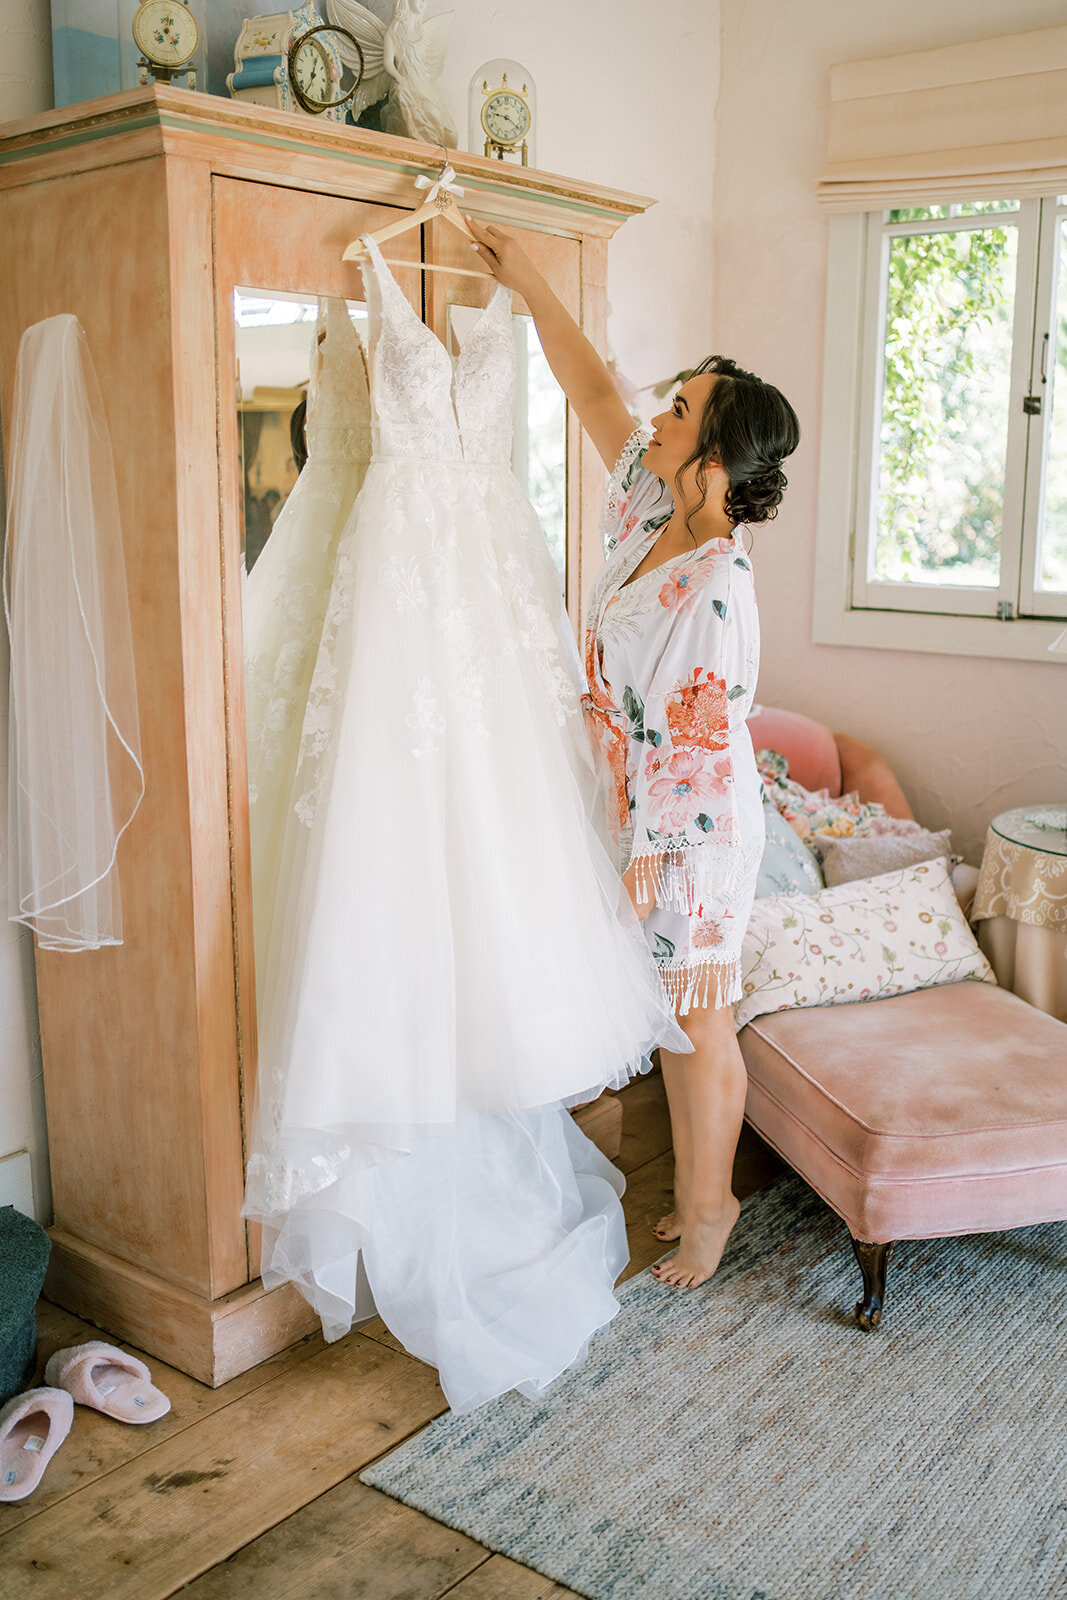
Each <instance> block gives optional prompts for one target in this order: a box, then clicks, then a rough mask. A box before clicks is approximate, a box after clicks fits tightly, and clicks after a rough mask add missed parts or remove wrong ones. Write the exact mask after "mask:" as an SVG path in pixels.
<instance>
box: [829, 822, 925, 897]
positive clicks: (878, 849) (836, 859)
mask: <svg viewBox="0 0 1067 1600" xmlns="http://www.w3.org/2000/svg"><path fill="white" fill-rule="evenodd" d="M819 854H820V855H821V856H822V875H823V877H824V878H825V879H826V887H827V888H828V889H831V888H833V886H834V884H836V883H851V882H852V881H853V879H855V878H876V877H877V876H878V875H879V873H882V872H895V871H896V869H897V868H898V867H910V866H911V864H912V862H913V861H929V860H930V859H931V858H932V857H933V856H950V855H951V854H952V835H951V833H950V832H949V830H948V829H947V828H944V829H943V830H942V831H941V832H940V833H927V831H926V830H925V828H924V829H923V830H922V831H921V832H919V833H909V834H905V835H903V836H901V835H899V834H893V833H877V834H869V835H867V836H866V837H864V838H859V839H820V840H819Z"/></svg>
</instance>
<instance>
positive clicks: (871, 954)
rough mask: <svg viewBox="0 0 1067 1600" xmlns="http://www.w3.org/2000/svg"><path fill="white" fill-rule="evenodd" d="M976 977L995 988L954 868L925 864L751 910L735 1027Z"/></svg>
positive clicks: (787, 897) (776, 900) (769, 900)
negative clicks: (769, 1015) (776, 1014)
mask: <svg viewBox="0 0 1067 1600" xmlns="http://www.w3.org/2000/svg"><path fill="white" fill-rule="evenodd" d="M961 978H978V979H980V980H981V981H982V982H984V983H995V982H996V979H995V978H994V976H993V971H992V968H991V967H990V965H989V962H988V961H987V960H986V958H985V956H984V955H983V954H982V952H981V950H979V948H978V945H977V943H976V941H975V937H974V934H973V933H972V932H971V930H970V928H969V927H968V926H967V924H966V922H965V921H964V918H963V913H962V911H961V910H960V907H959V902H958V901H957V899H956V895H955V892H954V890H953V887H952V879H951V878H950V876H949V868H948V862H947V861H945V860H944V859H943V858H942V859H941V860H938V861H920V862H918V863H917V864H916V865H914V866H910V867H902V868H901V869H900V870H899V871H898V872H884V873H882V874H881V875H880V876H879V877H877V878H863V879H861V880H858V881H856V882H854V883H840V884H837V885H836V886H835V887H834V888H832V889H823V890H822V892H821V893H820V894H781V895H771V896H769V897H768V898H767V899H765V900H757V901H756V902H755V904H754V906H753V908H752V916H751V918H750V920H749V924H748V931H747V932H746V934H745V943H744V949H743V952H742V956H741V999H740V1000H739V1001H738V1002H737V1005H736V1006H735V1007H734V1020H735V1023H736V1025H737V1027H738V1028H743V1027H744V1025H745V1023H746V1022H751V1021H752V1018H753V1017H760V1016H764V1015H765V1014H766V1013H767V1012H769V1011H790V1010H792V1009H793V1008H794V1007H796V1006H833V1005H847V1004H849V1003H850V1002H851V1001H854V1000H878V999H881V998H882V997H883V996H884V995H891V994H906V993H908V992H909V991H911V990H912V989H930V988H933V987H934V985H935V984H939V983H957V982H958V981H959V980H960V979H961Z"/></svg>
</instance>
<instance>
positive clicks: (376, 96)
mask: <svg viewBox="0 0 1067 1600" xmlns="http://www.w3.org/2000/svg"><path fill="white" fill-rule="evenodd" d="M425 6H426V0H395V3H394V5H393V14H392V16H391V17H390V19H389V21H388V23H385V22H382V21H381V20H380V19H379V18H378V17H376V16H375V15H374V12H373V11H368V9H367V7H366V6H363V5H360V4H359V0H328V6H327V10H328V12H329V17H330V21H331V22H333V23H335V24H336V25H337V26H338V27H339V28H347V29H348V31H349V32H350V33H352V34H354V35H355V37H356V38H357V39H358V40H359V43H360V48H361V49H362V51H363V81H362V82H361V83H360V86H359V91H358V94H357V96H356V99H355V101H354V103H353V109H352V115H353V116H354V117H358V116H359V114H360V112H361V111H362V110H363V109H364V108H365V107H366V106H372V105H374V104H375V102H376V101H378V100H380V99H381V98H382V96H383V95H385V94H386V93H388V96H389V98H388V100H387V102H386V107H385V113H384V116H383V118H382V122H383V125H384V128H385V131H386V133H403V134H407V136H408V137H409V138H411V139H424V140H425V141H426V142H427V144H441V145H452V146H453V147H454V146H455V145H456V144H457V142H458V139H459V135H458V134H457V132H456V125H455V123H454V122H453V121H452V119H451V117H450V116H449V115H448V112H447V111H446V110H445V108H444V106H443V105H442V103H441V101H440V99H439V98H438V96H437V92H436V90H435V88H434V83H435V82H436V80H437V79H438V78H439V77H440V76H441V69H442V67H443V66H444V64H445V51H446V50H447V48H448V36H449V33H450V32H451V28H452V12H451V11H439V12H438V13H437V14H436V15H435V16H432V17H428V16H426V15H425ZM337 44H338V49H339V50H340V52H341V55H342V57H343V58H344V60H345V61H346V62H347V64H348V65H349V66H351V67H358V65H359V62H358V59H357V58H356V54H355V51H354V50H353V49H352V47H351V45H349V44H348V43H347V41H346V40H344V39H339V40H338V41H337Z"/></svg>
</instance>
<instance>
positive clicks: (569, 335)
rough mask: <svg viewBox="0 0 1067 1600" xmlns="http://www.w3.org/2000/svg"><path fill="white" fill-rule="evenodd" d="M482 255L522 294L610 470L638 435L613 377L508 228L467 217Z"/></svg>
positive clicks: (564, 387)
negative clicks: (629, 442)
mask: <svg viewBox="0 0 1067 1600" xmlns="http://www.w3.org/2000/svg"><path fill="white" fill-rule="evenodd" d="M467 221H468V223H469V224H470V229H471V232H472V233H473V234H474V236H475V238H476V239H477V241H478V245H477V249H478V254H479V255H480V256H481V258H482V260H483V261H484V262H485V264H486V266H487V267H488V268H489V270H490V271H491V272H492V274H493V276H494V277H495V278H498V279H499V281H500V282H501V283H502V284H504V285H505V286H506V287H507V288H508V289H514V290H515V291H516V292H517V293H518V294H521V295H522V297H523V299H524V300H525V301H526V304H527V305H528V306H529V308H530V315H531V316H532V317H533V319H534V324H535V326H536V328H537V336H538V338H539V339H540V341H541V348H542V350H543V351H544V353H545V360H546V361H547V362H548V364H549V366H550V367H551V368H552V371H553V373H554V374H555V377H556V381H557V383H558V384H559V386H560V388H561V389H562V390H563V393H564V394H565V395H566V396H567V399H568V401H569V402H570V404H571V405H572V406H573V407H574V409H575V411H576V412H577V415H578V420H579V422H580V423H581V424H582V427H583V428H584V429H585V431H586V433H587V434H588V435H589V437H590V439H592V441H593V445H594V447H595V448H596V451H597V454H598V455H599V456H600V458H601V460H602V461H603V462H604V465H605V466H606V467H607V468H608V469H609V470H610V469H611V468H612V467H613V466H614V465H615V463H616V461H617V460H618V459H619V453H620V451H621V450H622V447H623V445H624V444H625V443H626V441H627V439H628V438H629V437H630V435H631V433H632V432H633V430H634V420H633V418H632V417H631V415H630V413H629V412H628V411H627V409H626V407H625V405H624V404H623V401H622V397H621V395H620V394H619V391H618V390H617V389H616V387H615V384H614V382H613V381H612V377H611V373H610V372H609V371H608V369H607V367H606V366H605V364H604V361H603V358H602V357H601V356H599V355H598V354H597V352H596V351H595V350H594V348H593V346H592V345H591V344H590V343H589V340H588V339H587V338H586V336H585V334H584V333H583V332H582V330H581V328H579V326H578V324H577V323H576V322H575V320H574V318H573V317H572V316H571V315H570V312H569V311H567V310H566V309H565V308H564V306H562V305H561V304H560V302H559V300H558V299H557V298H556V296H555V294H553V292H552V290H551V288H550V287H549V285H548V283H547V282H546V280H545V279H544V278H543V277H542V276H541V274H540V272H538V270H537V268H536V267H535V266H534V264H533V262H532V261H531V260H530V258H529V256H528V255H527V254H526V251H525V250H524V249H523V248H522V245H521V244H520V243H519V241H518V240H517V239H515V238H513V237H512V235H511V234H510V233H505V231H504V229H503V228H497V227H494V226H493V225H492V224H489V225H485V224H483V223H481V222H478V221H477V220H476V219H475V218H473V217H468V218H467Z"/></svg>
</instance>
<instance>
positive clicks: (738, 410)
mask: <svg viewBox="0 0 1067 1600" xmlns="http://www.w3.org/2000/svg"><path fill="white" fill-rule="evenodd" d="M702 373H710V374H712V375H714V377H715V380H716V381H715V382H714V383H713V384H712V386H711V392H710V394H709V395H708V398H707V400H706V401H705V403H704V411H703V415H702V416H701V418H700V429H699V432H698V434H697V447H696V449H695V451H694V452H693V454H692V455H691V456H690V457H689V460H688V461H687V462H686V463H685V466H686V467H691V466H693V465H694V464H695V465H696V467H697V481H698V483H699V484H700V504H699V505H697V506H694V507H693V508H692V510H690V511H689V512H687V514H686V526H687V527H688V525H689V519H690V518H691V517H693V516H695V515H696V514H697V512H698V511H700V510H701V508H702V507H703V505H704V502H705V500H706V499H707V486H706V481H705V476H706V471H707V468H708V467H709V466H711V465H712V464H713V463H714V464H716V465H718V466H721V467H722V469H723V471H724V472H725V473H726V477H727V481H728V488H727V491H726V500H725V503H724V510H725V512H726V515H727V516H728V517H729V518H730V520H731V522H733V523H742V522H744V523H756V522H768V521H769V520H770V519H771V518H772V517H774V516H776V515H777V512H778V505H779V502H780V501H781V498H782V495H783V494H784V493H785V488H786V484H787V482H788V479H787V478H786V475H785V473H784V472H783V471H782V461H783V459H784V457H786V456H789V455H792V453H793V451H794V450H795V449H796V447H797V445H798V444H799V443H800V424H799V423H798V421H797V414H796V412H795V411H794V410H793V407H792V406H791V405H790V404H789V401H788V400H787V399H786V398H785V395H784V394H782V392H781V391H780V390H779V389H776V388H775V387H774V385H773V384H770V383H764V381H763V379H762V378H757V377H756V375H755V374H754V373H752V372H746V371H745V370H744V368H743V367H739V366H738V365H737V362H736V361H731V360H730V358H729V356H708V358H707V360H706V361H702V362H701V363H700V365H699V366H698V367H694V368H693V370H692V372H691V373H690V374H689V377H691V378H695V377H699V376H700V375H701V374H702ZM682 470H683V471H684V470H685V468H684V467H683V469H682Z"/></svg>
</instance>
